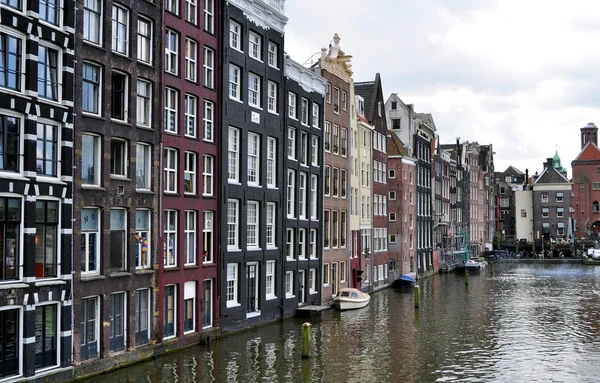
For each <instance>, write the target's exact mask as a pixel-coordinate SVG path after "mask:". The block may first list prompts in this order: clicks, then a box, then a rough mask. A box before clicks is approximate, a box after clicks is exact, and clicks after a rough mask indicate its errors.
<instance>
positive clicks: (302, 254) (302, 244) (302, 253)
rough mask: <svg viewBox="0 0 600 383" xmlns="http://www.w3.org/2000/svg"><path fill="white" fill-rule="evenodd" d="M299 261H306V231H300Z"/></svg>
mask: <svg viewBox="0 0 600 383" xmlns="http://www.w3.org/2000/svg"><path fill="white" fill-rule="evenodd" d="M298 259H306V229H298Z"/></svg>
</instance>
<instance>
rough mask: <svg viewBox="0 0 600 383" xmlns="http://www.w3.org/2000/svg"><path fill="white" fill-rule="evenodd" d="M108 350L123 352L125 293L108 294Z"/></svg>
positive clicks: (125, 318) (125, 319) (125, 317)
mask: <svg viewBox="0 0 600 383" xmlns="http://www.w3.org/2000/svg"><path fill="white" fill-rule="evenodd" d="M109 318H110V328H109V331H110V332H109V350H110V351H111V352H116V351H123V350H125V327H126V326H125V323H126V321H127V316H126V313H125V293H116V294H110V317H109Z"/></svg>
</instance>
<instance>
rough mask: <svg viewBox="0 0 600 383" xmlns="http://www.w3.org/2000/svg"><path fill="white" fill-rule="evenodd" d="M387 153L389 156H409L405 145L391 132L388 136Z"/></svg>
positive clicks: (389, 131)
mask: <svg viewBox="0 0 600 383" xmlns="http://www.w3.org/2000/svg"><path fill="white" fill-rule="evenodd" d="M387 152H388V156H408V152H407V151H406V148H405V147H404V143H402V140H401V139H400V138H399V137H398V136H397V135H396V133H394V132H392V131H391V130H388V134H387Z"/></svg>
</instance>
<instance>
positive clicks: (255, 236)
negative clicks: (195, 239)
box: [246, 201, 260, 249]
mask: <svg viewBox="0 0 600 383" xmlns="http://www.w3.org/2000/svg"><path fill="white" fill-rule="evenodd" d="M246 209H247V210H246V247H247V248H248V249H259V248H260V204H259V203H258V201H248V202H247V205H246Z"/></svg>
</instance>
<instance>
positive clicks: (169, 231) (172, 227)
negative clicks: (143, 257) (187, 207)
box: [163, 210, 177, 267]
mask: <svg viewBox="0 0 600 383" xmlns="http://www.w3.org/2000/svg"><path fill="white" fill-rule="evenodd" d="M163 219H164V222H165V227H164V232H165V234H164V235H165V258H164V266H165V267H174V266H177V211H176V210H165V212H164V218H163Z"/></svg>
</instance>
